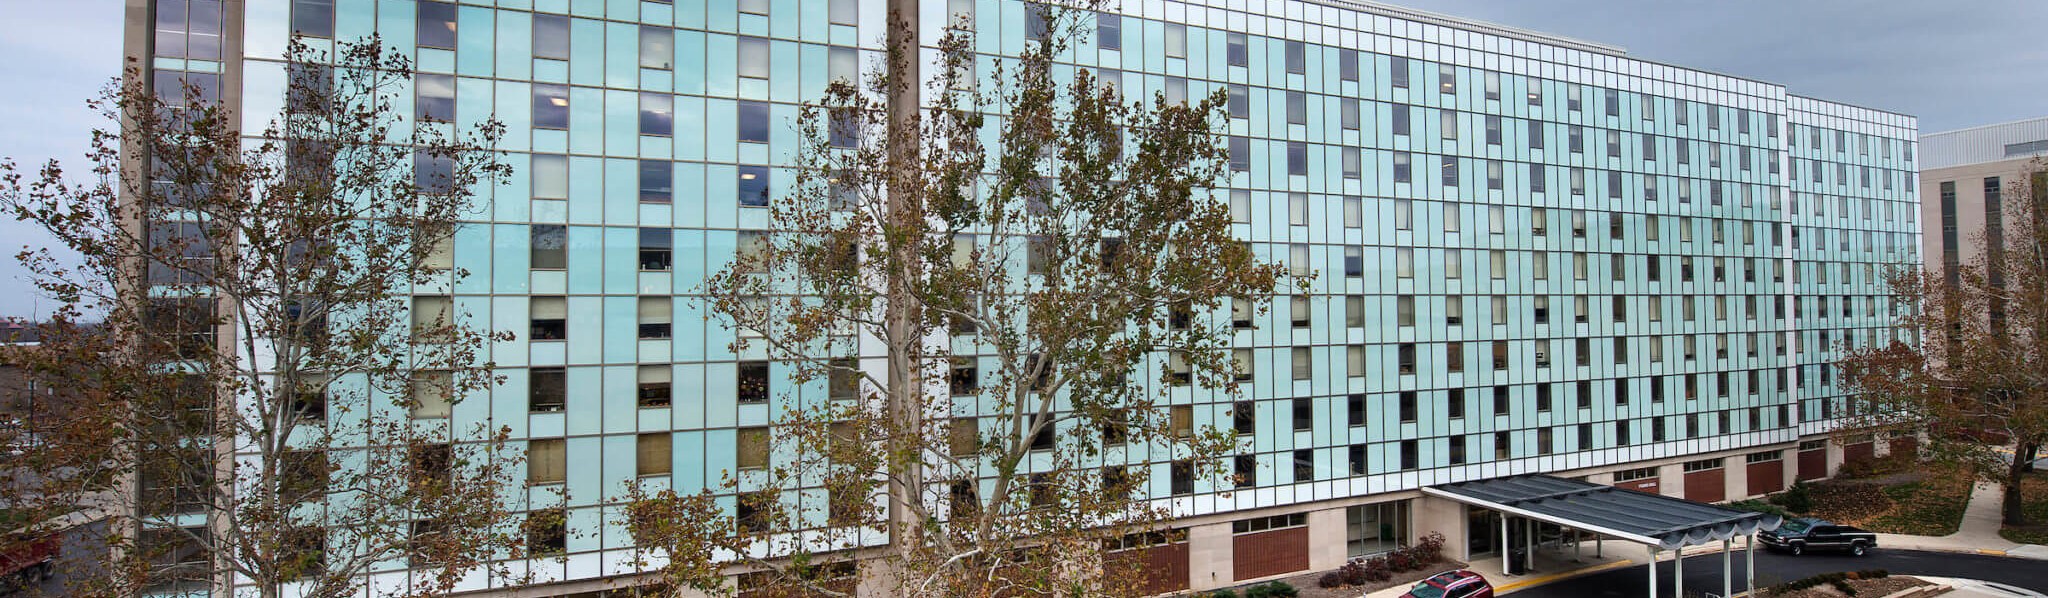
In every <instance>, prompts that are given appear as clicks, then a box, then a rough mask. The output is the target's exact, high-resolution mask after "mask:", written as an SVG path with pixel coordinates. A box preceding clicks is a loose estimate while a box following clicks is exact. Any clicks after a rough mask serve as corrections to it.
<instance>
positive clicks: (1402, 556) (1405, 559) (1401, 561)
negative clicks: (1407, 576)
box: [1384, 550, 1416, 573]
mask: <svg viewBox="0 0 2048 598" xmlns="http://www.w3.org/2000/svg"><path fill="white" fill-rule="evenodd" d="M1384 558H1386V559H1387V568H1388V569H1391V570H1393V571H1394V572H1396V573H1399V572H1403V571H1413V570H1415V568H1416V567H1415V559H1414V558H1412V557H1409V556H1408V551H1406V550H1396V551H1393V552H1389V553H1387V556H1386V557H1384Z"/></svg>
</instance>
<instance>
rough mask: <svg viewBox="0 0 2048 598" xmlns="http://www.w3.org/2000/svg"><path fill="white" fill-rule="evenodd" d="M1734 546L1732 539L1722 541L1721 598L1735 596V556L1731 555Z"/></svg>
mask: <svg viewBox="0 0 2048 598" xmlns="http://www.w3.org/2000/svg"><path fill="white" fill-rule="evenodd" d="M1734 545H1735V540H1734V539H1732V538H1731V539H1727V540H1722V541H1721V598H1728V597H1729V596H1733V595H1735V579H1734V578H1735V562H1734V560H1733V559H1734V558H1735V555H1732V554H1729V550H1731V549H1732V548H1733V546H1734Z"/></svg>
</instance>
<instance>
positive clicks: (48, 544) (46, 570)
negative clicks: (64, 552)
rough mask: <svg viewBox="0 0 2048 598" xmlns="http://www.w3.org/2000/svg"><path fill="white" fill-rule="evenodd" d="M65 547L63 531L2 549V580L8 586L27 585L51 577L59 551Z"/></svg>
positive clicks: (0, 560) (0, 564)
mask: <svg viewBox="0 0 2048 598" xmlns="http://www.w3.org/2000/svg"><path fill="white" fill-rule="evenodd" d="M62 548H63V540H62V533H61V532H60V533H54V534H50V535H47V536H43V537H40V538H36V539H33V540H28V541H25V542H20V543H16V544H13V545H12V546H11V547H10V549H8V550H6V551H0V580H4V582H0V583H4V585H5V586H7V587H16V588H18V587H25V586H30V585H34V584H39V583H42V582H43V581H44V580H48V579H49V578H50V574H51V573H52V569H53V568H55V567H56V563H57V553H58V551H59V550H60V549H62Z"/></svg>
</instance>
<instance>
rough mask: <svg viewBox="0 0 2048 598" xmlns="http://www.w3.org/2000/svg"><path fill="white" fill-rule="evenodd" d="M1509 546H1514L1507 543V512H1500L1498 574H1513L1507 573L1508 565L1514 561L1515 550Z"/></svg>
mask: <svg viewBox="0 0 2048 598" xmlns="http://www.w3.org/2000/svg"><path fill="white" fill-rule="evenodd" d="M1511 548H1514V546H1513V545H1511V544H1508V514H1507V513H1501V514H1500V574H1501V575H1513V573H1509V572H1508V569H1509V567H1508V565H1511V564H1514V562H1515V551H1513V550H1510V549H1511Z"/></svg>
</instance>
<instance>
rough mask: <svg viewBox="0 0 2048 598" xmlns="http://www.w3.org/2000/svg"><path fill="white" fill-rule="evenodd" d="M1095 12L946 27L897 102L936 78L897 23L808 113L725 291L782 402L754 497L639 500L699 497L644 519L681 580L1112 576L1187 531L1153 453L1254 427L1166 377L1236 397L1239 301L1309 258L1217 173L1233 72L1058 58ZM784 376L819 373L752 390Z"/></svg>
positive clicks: (669, 573) (1207, 447)
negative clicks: (1106, 73)
mask: <svg viewBox="0 0 2048 598" xmlns="http://www.w3.org/2000/svg"><path fill="white" fill-rule="evenodd" d="M1078 4H1083V5H1085V6H1078V7H1070V8H1062V7H1057V6H1050V5H1048V6H1043V7H1040V8H1042V9H1043V11H1044V12H1043V15H1044V20H1043V21H1035V22H1033V23H1031V24H1029V25H1030V26H1031V28H1032V30H1033V32H1034V36H1035V37H1034V39H1035V41H1033V42H1031V43H1030V45H1029V48H1028V49H1027V50H1026V51H1025V52H1024V54H1023V55H1022V56H1019V57H1017V58H1015V59H1013V60H999V61H995V62H992V63H991V62H986V61H987V57H985V56H977V55H976V54H975V53H974V52H973V48H974V40H973V39H972V38H971V36H970V34H968V33H966V32H965V30H966V29H967V28H965V27H959V28H954V32H953V33H951V34H949V35H948V36H947V37H946V38H945V39H944V40H943V41H942V42H941V43H940V47H939V49H940V55H941V56H942V57H943V58H942V59H941V61H940V62H939V63H938V64H936V66H937V67H938V71H939V73H938V76H936V77H933V79H934V81H935V82H934V83H932V84H931V86H930V91H931V92H932V97H933V98H934V100H933V102H931V104H930V107H929V108H927V109H923V110H919V111H914V112H909V113H907V114H906V113H905V112H904V111H903V110H901V109H900V108H901V106H900V105H899V103H898V102H897V101H898V100H899V99H900V98H901V97H902V96H903V92H904V91H905V88H906V87H907V86H915V85H920V84H921V80H919V79H917V78H915V76H908V77H906V76H905V75H904V73H916V72H917V69H911V68H905V65H906V63H907V62H908V61H911V60H916V58H914V56H915V53H914V52H910V51H907V50H906V48H905V47H904V46H901V45H892V46H891V52H890V55H889V57H888V60H889V65H888V68H887V69H886V71H885V72H883V73H880V74H877V75H874V76H871V77H870V78H868V79H867V80H866V81H864V82H849V81H838V82H835V83H833V84H832V85H831V86H830V88H829V89H828V91H827V92H826V97H825V98H824V99H823V101H821V102H820V103H819V104H817V105H814V106H811V107H809V108H808V109H807V110H806V111H805V112H804V115H803V118H802V122H801V123H800V126H799V132H800V135H801V138H802V142H801V147H800V150H799V152H798V157H797V164H796V166H797V175H796V176H797V184H796V186H795V188H794V189H792V190H790V191H789V192H787V193H785V194H782V195H780V196H776V197H772V198H770V197H760V198H743V199H742V201H750V200H752V201H759V202H760V203H759V205H762V206H764V207H766V208H767V209H768V210H769V214H770V218H769V222H770V223H771V224H770V225H769V229H768V230H763V231H743V232H742V233H741V234H740V239H739V249H738V252H737V255H736V256H735V257H734V259H733V261H732V262H731V263H730V265H729V266H728V267H726V268H724V269H723V270H722V271H720V272H717V273H716V274H714V275H712V276H711V277H710V279H709V280H708V281H707V283H706V291H707V292H706V294H707V296H708V297H709V302H710V304H711V305H710V307H711V308H712V312H713V313H714V314H715V317H716V319H717V320H719V321H720V322H722V323H724V324H726V325H727V326H729V327H730V328H731V329H732V330H735V331H736V332H737V335H738V339H739V340H738V341H737V342H735V343H734V344H733V347H732V349H733V350H734V351H735V352H736V353H737V354H738V355H740V356H741V359H743V360H760V363H762V364H764V365H760V366H755V367H756V368H757V371H759V372H760V375H759V376H758V377H751V378H750V377H748V376H746V375H744V374H743V376H742V379H741V385H742V386H741V389H740V392H741V393H742V394H743V395H748V394H749V393H752V395H753V396H757V397H764V398H772V401H773V404H772V405H771V412H772V413H774V414H775V416H774V418H773V424H772V425H771V426H769V427H767V428H761V429H754V430H742V431H740V434H739V437H738V443H739V453H740V464H739V466H740V469H739V470H738V471H731V472H727V475H726V477H725V479H724V483H723V485H722V486H721V487H720V488H719V490H720V491H721V493H723V494H731V495H734V496H735V497H734V498H730V499H721V498H719V494H718V493H712V492H709V491H707V492H703V493H699V494H694V495H691V494H683V495H678V494H676V493H674V492H662V493H656V492H649V491H644V490H635V491H633V492H631V494H632V498H633V499H634V501H635V502H634V504H635V505H636V507H635V509H636V512H644V513H683V512H688V513H695V514H696V515H695V516H693V518H692V519H689V520H686V521H687V522H684V521H678V520H677V519H676V518H674V517H648V516H634V517H630V518H629V519H630V521H628V523H629V525H630V526H631V527H632V528H633V529H634V531H635V533H636V535H638V536H639V537H640V539H641V542H640V543H641V545H642V546H643V547H650V548H654V549H656V550H658V552H657V553H656V554H655V555H653V556H654V558H652V559H650V561H649V562H650V563H652V564H654V565H658V566H657V567H656V568H657V569H658V570H659V571H660V572H661V574H662V579H663V581H664V582H665V583H668V584H670V585H672V586H675V587H679V588H680V587H686V586H687V587H693V588H696V589H699V590H707V591H714V592H717V591H725V590H730V589H732V588H730V587H729V586H727V585H726V582H725V581H724V580H723V578H722V577H720V576H721V574H722V573H723V571H722V570H721V567H719V566H718V565H719V564H720V563H733V564H736V565H739V566H740V567H742V569H744V570H747V571H750V573H747V574H745V575H742V576H741V577H740V582H739V586H740V587H739V589H741V590H743V591H747V592H749V594H750V595H776V594H778V593H786V594H791V595H843V594H846V593H848V592H849V591H850V588H851V587H852V585H853V584H856V583H862V582H867V583H881V584H886V585H884V586H882V587H887V588H889V590H888V591H890V592H892V593H894V594H900V595H906V596H990V595H1039V594H1058V595H1103V594H1115V593H1119V592H1121V591H1124V590H1125V589H1126V588H1130V587H1137V586H1139V585H1142V582H1144V581H1145V576H1146V575H1149V574H1152V573H1154V572H1152V571H1147V570H1145V568H1144V567H1143V566H1142V562H1141V561H1140V560H1138V559H1135V558H1132V557H1131V556H1130V554H1131V553H1129V552H1128V551H1123V550H1122V549H1126V548H1143V547H1146V546H1152V545H1156V544H1158V543H1160V542H1163V541H1168V540H1170V539H1171V538H1169V537H1167V536H1165V535H1164V534H1161V533H1157V532H1161V531H1162V529H1163V527H1162V526H1161V523H1163V522H1164V521H1165V520H1166V519H1167V518H1169V517H1170V516H1172V515H1173V513H1172V512H1171V509H1170V508H1169V504H1170V501H1168V500H1166V499H1167V498H1168V497H1166V496H1157V495H1149V494H1148V493H1147V492H1146V491H1145V489H1146V488H1147V487H1148V485H1149V484H1148V481H1149V480H1150V479H1151V478H1152V477H1153V474H1154V473H1155V470H1156V471H1157V472H1158V473H1167V472H1172V473H1173V474H1174V476H1175V477H1176V478H1181V479H1185V480H1186V481H1187V482H1188V483H1190V484H1191V483H1192V480H1193V479H1194V478H1196V477H1198V476H1214V475H1217V474H1218V472H1219V471H1220V467H1218V465H1219V464H1220V462H1221V457H1222V456H1223V455H1224V454H1227V453H1229V452H1232V451H1235V450H1236V448H1237V447H1236V440H1235V438H1234V436H1233V435H1231V434H1229V433H1228V432H1224V431H1218V430H1215V429H1213V428H1207V427H1205V428H1203V429H1199V430H1198V429H1196V427H1195V426H1194V425H1193V418H1192V407H1191V406H1189V405H1185V404H1182V405H1178V406H1175V405H1171V404H1170V403H1173V402H1174V401H1172V400H1171V396H1172V395H1171V393H1170V392H1169V390H1170V389H1173V388H1177V387H1179V388H1185V387H1188V386H1194V385H1200V386H1204V387H1209V388H1215V389H1222V390H1224V391H1226V392H1235V391H1236V385H1237V381H1238V379H1239V378H1238V375H1239V372H1240V371H1248V370H1241V368H1249V365H1250V364H1249V363H1238V362H1237V361H1236V360H1234V359H1233V358H1234V357H1235V356H1236V354H1235V353H1234V352H1233V350H1232V349H1231V342H1232V336H1233V333H1234V332H1233V329H1232V322H1233V318H1232V317H1231V314H1232V313H1233V310H1235V311H1236V313H1238V314H1242V315H1243V316H1244V317H1246V318H1249V317H1250V316H1251V315H1253V314H1255V313H1257V312H1258V311H1262V310H1263V309H1264V301H1265V300H1266V299H1267V298H1268V297H1269V296H1270V295H1271V294H1272V293H1274V292H1275V291H1276V289H1277V288H1279V287H1280V286H1281V285H1283V284H1286V283H1288V282H1290V276H1289V275H1288V274H1287V272H1286V270H1285V269H1283V268H1281V267H1279V266H1277V265H1274V264H1271V263H1266V262H1262V261H1261V260H1259V259H1258V258H1257V257H1256V256H1255V255H1254V252H1253V250H1252V248H1251V246H1250V245H1249V244H1247V243H1244V242H1241V241H1238V240H1236V239H1235V238H1233V236H1232V231H1231V218H1230V214H1229V209H1228V207H1227V203H1226V202H1223V201H1219V198H1218V197H1217V196H1215V195H1214V194H1213V191H1214V190H1213V189H1212V187H1213V186H1215V185H1216V184H1217V181H1218V179H1219V178H1221V177H1222V176H1223V175H1224V174H1225V173H1226V166H1227V163H1226V160H1225V158H1226V155H1225V152H1224V150H1223V149H1222V147H1221V145H1220V141H1221V140H1220V138H1219V137H1218V136H1217V135H1216V134H1215V133H1214V132H1213V131H1214V130H1215V128H1216V127H1217V126H1218V123H1219V122H1220V121H1222V120H1223V118H1224V117H1225V113H1224V107H1225V101H1226V100H1225V96H1224V95H1223V94H1221V93H1218V94H1216V95H1215V96H1213V97H1209V98H1195V99H1193V100H1192V101H1185V100H1180V99H1176V100H1168V99H1167V98H1166V97H1164V96H1163V95H1162V96H1159V97H1154V98H1142V99H1140V101H1127V100H1126V98H1124V97H1123V96H1122V94H1121V92H1120V90H1119V88H1118V86H1117V85H1116V84H1114V83H1112V82H1106V81H1102V80H1098V79H1096V78H1094V77H1093V76H1091V75H1090V74H1089V73H1087V72H1085V70H1083V69H1076V70H1077V71H1081V72H1079V73H1078V74H1077V75H1076V76H1075V77H1074V78H1073V80H1072V81H1071V82H1070V83H1069V82H1062V81H1061V80H1060V77H1059V76H1056V75H1055V71H1056V70H1059V69H1060V68H1061V67H1057V66H1056V61H1057V60H1060V56H1062V55H1063V53H1065V52H1066V51H1067V49H1068V43H1069V42H1068V40H1070V39H1072V38H1073V36H1075V35H1078V34H1081V33H1083V32H1085V29H1083V27H1082V20H1081V19H1079V18H1077V17H1078V16H1081V15H1086V14H1089V13H1087V12H1086V9H1093V8H1099V3H1078ZM1034 18H1036V17H1034ZM899 26H900V25H899ZM892 39H895V38H892ZM910 43H914V40H913V41H911V42H910ZM978 59H979V60H981V61H983V62H981V63H980V66H981V67H982V68H984V69H987V70H985V71H984V72H983V73H982V74H984V75H987V77H986V78H982V77H979V76H978V75H977V71H976V67H977V60H978ZM991 65H992V66H991ZM913 97H915V96H914V95H913ZM904 127H907V128H908V129H907V130H908V131H911V132H913V134H907V135H906V134H901V133H902V132H903V131H904V129H903V128H904ZM991 146H992V147H991ZM864 344H865V345H866V346H868V347H870V348H879V349H872V350H871V351H869V352H866V353H863V351H862V350H861V347H862V345H864ZM768 363H772V364H773V365H772V366H768V365H765V364H768ZM770 367H772V368H773V370H775V371H776V373H777V374H778V376H768V375H767V374H768V370H767V369H764V368H770ZM783 372H786V373H787V374H788V376H789V378H790V379H792V380H794V381H795V382H796V383H797V385H798V386H799V388H798V389H780V388H765V387H754V386H750V385H759V384H766V383H767V382H766V381H767V380H771V379H781V378H780V377H779V375H780V374H781V373H783ZM1183 394H1185V391H1183ZM1185 400H1186V399H1185V398H1182V399H1181V402H1183V403H1184V402H1185ZM721 501H722V502H721ZM714 513H716V514H721V515H718V516H717V517H715V518H711V519H699V518H696V517H703V516H707V515H709V514H714ZM706 528H708V529H706ZM855 563H859V564H860V565H861V566H863V567H865V568H866V569H867V570H873V571H886V572H888V573H887V574H886V575H882V576H879V577H880V578H881V579H879V580H878V576H875V575H865V574H863V575H859V576H856V575H855V574H854V564H855Z"/></svg>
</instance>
